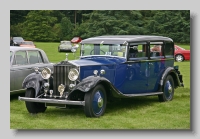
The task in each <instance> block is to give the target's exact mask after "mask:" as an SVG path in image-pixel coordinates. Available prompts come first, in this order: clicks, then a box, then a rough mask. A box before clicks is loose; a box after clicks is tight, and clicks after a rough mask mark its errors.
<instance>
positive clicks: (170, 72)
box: [160, 67, 182, 88]
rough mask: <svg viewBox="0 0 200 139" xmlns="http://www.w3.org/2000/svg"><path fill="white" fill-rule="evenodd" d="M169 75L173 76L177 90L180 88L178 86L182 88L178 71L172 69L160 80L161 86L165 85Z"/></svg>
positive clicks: (165, 72) (166, 71)
mask: <svg viewBox="0 0 200 139" xmlns="http://www.w3.org/2000/svg"><path fill="white" fill-rule="evenodd" d="M167 75H171V76H172V78H173V80H174V85H175V88H176V87H178V86H182V83H181V81H180V79H179V76H178V73H177V72H176V70H175V69H174V68H172V67H168V68H167V69H166V70H165V71H164V73H163V74H162V77H161V79H160V85H161V86H163V84H164V80H165V78H166V77H167Z"/></svg>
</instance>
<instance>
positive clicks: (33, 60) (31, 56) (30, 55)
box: [28, 51, 43, 64]
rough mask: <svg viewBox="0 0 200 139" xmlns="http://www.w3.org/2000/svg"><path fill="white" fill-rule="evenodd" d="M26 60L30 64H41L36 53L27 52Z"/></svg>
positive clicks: (38, 54) (40, 59)
mask: <svg viewBox="0 0 200 139" xmlns="http://www.w3.org/2000/svg"><path fill="white" fill-rule="evenodd" d="M28 59H29V63H30V64H36V63H43V62H42V58H41V54H40V53H39V52H38V51H28Z"/></svg>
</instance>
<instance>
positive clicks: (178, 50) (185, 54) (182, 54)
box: [174, 45, 190, 62]
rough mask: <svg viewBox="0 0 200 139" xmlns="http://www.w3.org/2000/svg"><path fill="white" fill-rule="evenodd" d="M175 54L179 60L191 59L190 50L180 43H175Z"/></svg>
mask: <svg viewBox="0 0 200 139" xmlns="http://www.w3.org/2000/svg"><path fill="white" fill-rule="evenodd" d="M174 56H175V60H176V61H177V62H182V61H184V60H190V50H185V49H184V48H182V47H180V46H178V45H174Z"/></svg>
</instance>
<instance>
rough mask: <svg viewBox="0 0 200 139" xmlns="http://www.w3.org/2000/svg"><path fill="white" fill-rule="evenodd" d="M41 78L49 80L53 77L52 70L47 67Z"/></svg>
mask: <svg viewBox="0 0 200 139" xmlns="http://www.w3.org/2000/svg"><path fill="white" fill-rule="evenodd" d="M41 76H42V78H43V79H49V78H50V76H51V69H50V68H47V67H45V68H44V69H43V70H42V71H41Z"/></svg>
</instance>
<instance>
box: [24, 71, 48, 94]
mask: <svg viewBox="0 0 200 139" xmlns="http://www.w3.org/2000/svg"><path fill="white" fill-rule="evenodd" d="M43 80H44V79H43V78H42V76H41V73H40V72H39V73H35V72H34V73H31V74H29V75H28V76H27V77H26V78H25V79H24V81H23V82H22V88H24V89H25V88H26V89H27V88H34V89H35V96H37V95H38V93H39V91H40V82H41V81H43Z"/></svg>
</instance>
